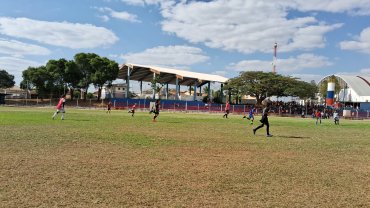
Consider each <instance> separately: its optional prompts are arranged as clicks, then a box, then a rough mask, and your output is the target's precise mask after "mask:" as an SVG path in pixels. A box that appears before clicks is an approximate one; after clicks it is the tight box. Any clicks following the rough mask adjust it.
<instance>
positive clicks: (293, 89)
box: [223, 71, 318, 105]
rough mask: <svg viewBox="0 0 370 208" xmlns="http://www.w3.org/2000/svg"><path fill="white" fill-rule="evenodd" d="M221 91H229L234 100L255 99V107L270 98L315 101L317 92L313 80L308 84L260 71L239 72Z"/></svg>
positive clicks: (292, 78) (297, 79) (293, 78)
mask: <svg viewBox="0 0 370 208" xmlns="http://www.w3.org/2000/svg"><path fill="white" fill-rule="evenodd" d="M223 89H224V90H229V93H231V94H232V95H233V97H234V98H239V99H240V98H241V97H242V96H244V95H250V96H252V97H255V98H256V100H257V105H260V104H262V101H263V100H265V99H266V98H268V97H271V96H277V97H285V96H293V97H299V98H300V99H303V100H307V99H315V96H316V93H317V92H318V88H317V86H316V84H315V81H314V80H312V81H311V82H310V83H308V82H304V81H300V80H299V78H295V77H291V76H283V75H280V74H274V73H272V72H267V73H266V72H262V71H248V72H240V74H239V76H237V77H234V78H231V79H229V80H228V81H227V83H225V86H224V87H223Z"/></svg>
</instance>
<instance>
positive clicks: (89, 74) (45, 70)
mask: <svg viewBox="0 0 370 208" xmlns="http://www.w3.org/2000/svg"><path fill="white" fill-rule="evenodd" d="M118 71H119V66H118V63H117V62H115V61H114V60H110V59H108V58H107V57H100V56H98V55H97V54H95V53H78V54H76V55H75V56H74V59H73V60H66V59H64V58H61V59H59V60H53V59H52V60H49V61H48V62H47V64H46V65H45V66H39V67H28V68H27V69H26V70H24V71H23V72H22V77H23V80H22V82H21V83H20V87H21V88H22V89H35V90H36V92H37V94H38V95H40V96H41V98H42V96H43V95H46V94H50V95H51V96H52V95H53V94H54V95H60V94H62V92H63V90H64V88H65V87H67V89H69V90H70V93H71V99H73V97H74V96H73V92H74V91H75V90H82V91H84V92H85V95H87V90H88V88H89V86H90V84H93V85H94V87H95V88H98V92H99V93H98V100H100V97H101V90H102V87H103V85H105V84H107V85H108V86H111V85H112V82H113V81H114V80H115V79H117V76H118ZM84 100H86V96H84Z"/></svg>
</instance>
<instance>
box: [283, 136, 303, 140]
mask: <svg viewBox="0 0 370 208" xmlns="http://www.w3.org/2000/svg"><path fill="white" fill-rule="evenodd" d="M277 137H283V138H293V139H310V137H299V136H277Z"/></svg>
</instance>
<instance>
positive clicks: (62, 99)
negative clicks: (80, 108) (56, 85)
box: [51, 95, 66, 120]
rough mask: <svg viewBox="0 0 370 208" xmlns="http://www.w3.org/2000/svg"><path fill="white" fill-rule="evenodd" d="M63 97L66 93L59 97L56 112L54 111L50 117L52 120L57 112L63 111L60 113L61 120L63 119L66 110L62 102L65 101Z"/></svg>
mask: <svg viewBox="0 0 370 208" xmlns="http://www.w3.org/2000/svg"><path fill="white" fill-rule="evenodd" d="M65 97H66V95H62V98H60V100H59V103H58V105H57V112H55V113H54V115H53V117H51V118H52V119H53V120H54V117H55V116H56V115H57V114H58V113H63V114H62V120H64V114H65V113H66V111H65V110H64V104H65V103H66V99H65Z"/></svg>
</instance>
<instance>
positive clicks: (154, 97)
mask: <svg viewBox="0 0 370 208" xmlns="http://www.w3.org/2000/svg"><path fill="white" fill-rule="evenodd" d="M153 79H155V73H153ZM153 99H155V91H154V88H153Z"/></svg>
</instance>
